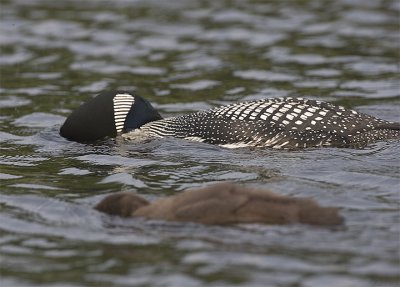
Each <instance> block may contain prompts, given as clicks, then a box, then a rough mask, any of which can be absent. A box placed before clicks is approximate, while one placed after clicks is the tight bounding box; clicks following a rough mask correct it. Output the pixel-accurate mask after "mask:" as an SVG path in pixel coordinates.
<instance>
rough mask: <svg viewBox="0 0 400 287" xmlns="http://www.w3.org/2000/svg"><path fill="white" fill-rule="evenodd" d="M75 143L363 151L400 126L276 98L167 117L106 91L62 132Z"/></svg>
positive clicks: (131, 97) (136, 99)
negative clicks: (171, 142)
mask: <svg viewBox="0 0 400 287" xmlns="http://www.w3.org/2000/svg"><path fill="white" fill-rule="evenodd" d="M60 134H61V135H62V136H63V137H65V138H67V139H69V140H73V141H77V142H90V141H95V140H99V139H103V138H105V137H115V136H117V135H118V134H122V136H123V137H124V138H127V139H135V138H137V137H142V136H152V137H176V138H183V139H188V140H193V141H199V142H205V143H211V144H217V145H221V146H225V147H231V148H234V147H242V146H258V147H273V148H305V147H319V146H333V147H363V146H365V145H367V144H368V143H371V142H375V141H379V140H384V139H391V138H400V123H397V122H389V121H385V120H381V119H378V118H375V117H373V116H369V115H366V114H363V113H358V112H356V111H354V110H350V109H346V108H344V107H342V106H337V105H334V104H331V103H326V102H321V101H316V100H309V99H303V98H291V97H287V98H273V99H263V100H256V101H250V102H242V103H236V104H230V105H227V106H222V107H217V108H213V109H211V110H208V111H201V112H196V113H192V114H188V115H183V116H177V117H170V118H165V119H163V118H162V117H161V116H160V115H159V113H158V112H157V111H156V110H155V109H154V108H153V107H152V106H151V104H150V103H149V102H148V101H146V100H145V99H143V98H142V97H140V96H137V95H135V94H134V93H129V92H122V91H114V92H103V93H101V94H100V95H98V96H97V97H95V98H93V99H91V100H89V101H88V102H86V103H84V104H83V105H82V106H80V107H79V108H78V109H77V110H75V111H74V112H73V113H72V114H71V115H70V116H69V117H68V118H67V119H66V121H65V123H64V124H63V126H62V127H61V129H60Z"/></svg>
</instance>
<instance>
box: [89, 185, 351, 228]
mask: <svg viewBox="0 0 400 287" xmlns="http://www.w3.org/2000/svg"><path fill="white" fill-rule="evenodd" d="M95 208H96V209H97V210H99V211H102V212H105V213H108V214H112V215H120V216H124V217H130V216H138V217H144V218H149V219H160V220H168V221H184V222H198V223H203V224H229V223H265V224H290V223H306V224H313V225H339V224H342V223H343V218H342V217H341V216H340V215H339V213H338V210H337V208H334V207H321V206H319V205H318V203H317V202H315V201H314V200H313V199H310V198H294V197H288V196H282V195H279V194H276V193H274V192H272V191H269V190H261V189H253V188H244V187H242V186H239V185H235V184H231V183H220V184H215V185H212V186H209V187H206V188H202V189H192V190H188V191H184V192H182V193H180V194H177V195H174V196H170V197H166V198H162V199H158V200H156V201H154V202H151V203H150V202H148V201H146V200H145V199H143V198H141V197H139V196H137V195H135V194H133V193H129V192H124V193H117V194H112V195H110V196H107V197H106V198H104V199H103V200H102V201H101V202H100V203H99V204H98V205H97V206H96V207H95Z"/></svg>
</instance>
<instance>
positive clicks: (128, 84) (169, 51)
mask: <svg viewBox="0 0 400 287" xmlns="http://www.w3.org/2000/svg"><path fill="white" fill-rule="evenodd" d="M0 3H1V4H0V13H1V22H0V44H1V55H0V65H1V77H0V122H1V129H0V143H1V154H0V168H1V171H0V179H1V182H0V189H1V194H0V255H1V261H0V268H1V269H0V271H1V279H0V285H1V286H2V287H3V286H5V287H6V286H7V287H8V286H18V287H19V286H173V287H175V286H178V287H180V286H187V287H190V286H260V287H261V286H304V287H319V286H330V287H346V286H348V287H350V286H357V287H358V286H360V287H364V286H398V283H399V280H400V274H399V272H400V271H399V268H400V259H399V252H400V226H399V221H400V213H399V190H400V180H399V168H400V162H399V154H400V148H399V142H398V141H390V142H382V143H377V144H374V145H371V146H369V147H368V148H366V149H363V150H354V149H309V150H305V151H276V150H269V149H237V150H229V149H223V148H220V147H216V146H211V145H207V144H200V143H191V142H186V141H181V140H173V139H162V140H154V141H151V142H147V143H144V144H142V145H140V146H138V145H133V144H129V143H127V142H123V141H121V140H120V139H117V140H107V141H105V142H102V143H99V144H96V145H82V144H77V143H72V142H68V141H66V140H64V139H62V138H60V137H59V135H58V128H59V126H60V124H61V123H62V122H63V120H64V119H65V117H66V116H67V115H68V114H69V113H70V112H71V111H72V110H73V109H74V108H76V107H78V106H79V105H80V104H81V103H82V102H83V101H85V100H86V99H88V98H90V97H92V96H94V95H95V94H96V93H98V92H100V91H102V90H106V89H116V88H118V89H126V90H136V91H137V92H138V93H139V94H140V95H142V96H143V97H146V98H148V99H149V100H150V101H151V102H152V103H153V104H154V105H155V106H156V107H157V109H159V110H160V112H161V114H162V115H164V116H171V115H177V114H184V113H187V112H191V111H197V110H201V109H207V108H210V107H213V106H216V105H220V104H227V103H232V102H236V101H243V100H250V99H260V98H266V97H277V96H287V95H288V96H289V95H290V96H303V97H309V98H316V99H320V100H327V101H332V102H336V103H339V104H342V105H345V106H347V107H352V108H355V109H357V110H359V111H361V112H365V113H368V114H372V115H375V116H378V117H381V118H384V119H388V120H396V121H400V101H399V99H400V91H399V90H400V85H399V77H398V73H399V66H398V63H399V48H400V47H399V40H400V39H399V12H400V3H399V1H384V0H382V1H373V0H335V1H333V0H332V1H328V0H324V1H317V0H315V1H312V0H310V1H288V0H287V1H161V0H159V1H127V0H121V1H50V0H48V1H45V0H12V1H11V0H10V1H0ZM225 180H229V181H238V182H241V183H245V184H248V185H253V186H259V187H267V188H270V189H272V190H275V191H277V192H280V193H282V194H287V195H293V196H303V197H304V196H307V197H313V198H315V199H317V200H318V201H319V202H320V203H321V204H323V205H333V206H337V207H339V208H340V211H341V213H342V214H343V216H344V217H345V218H346V227H345V228H341V229H334V230H331V229H318V228H313V227H309V226H303V225H294V226H263V225H256V224H254V225H236V226H235V225H233V226H228V227H221V226H209V227H207V226H202V225H196V224H176V223H164V222H149V221H144V220H141V219H134V220H126V219H120V218H112V217H108V216H105V215H102V214H99V213H97V212H96V211H94V210H93V209H92V207H93V205H94V204H95V203H97V202H98V201H99V200H100V199H101V198H102V197H103V196H104V195H106V194H109V193H111V192H117V191H121V190H134V191H135V192H137V193H139V194H141V195H143V196H145V197H146V198H149V199H155V198H159V197H163V196H166V195H171V194H175V193H177V192H180V191H182V190H184V189H186V188H190V187H200V186H204V185H206V184H210V183H213V182H218V181H225Z"/></svg>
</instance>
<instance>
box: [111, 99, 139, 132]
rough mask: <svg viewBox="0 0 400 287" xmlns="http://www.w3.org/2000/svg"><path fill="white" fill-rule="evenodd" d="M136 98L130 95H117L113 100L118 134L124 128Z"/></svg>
mask: <svg viewBox="0 0 400 287" xmlns="http://www.w3.org/2000/svg"><path fill="white" fill-rule="evenodd" d="M134 102H135V98H134V97H133V96H132V95H129V94H117V95H115V97H114V98H113V105H114V122H115V128H116V130H117V132H118V133H120V132H121V131H122V129H123V128H124V123H125V119H126V116H127V115H128V113H129V111H130V109H131V107H132V105H133V103H134Z"/></svg>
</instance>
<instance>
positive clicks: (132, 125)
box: [60, 91, 162, 142]
mask: <svg viewBox="0 0 400 287" xmlns="http://www.w3.org/2000/svg"><path fill="white" fill-rule="evenodd" d="M160 119H162V117H161V116H160V114H159V113H158V112H157V111H156V110H155V109H154V108H153V107H152V106H151V104H150V103H149V102H148V101H146V100H145V99H143V98H142V97H139V96H137V95H135V94H134V93H129V92H124V91H111V92H103V93H101V94H99V95H98V96H96V97H95V98H93V99H91V100H89V101H87V102H86V103H84V104H82V105H81V106H80V107H79V108H77V109H76V110H75V111H73V112H72V114H70V115H69V117H68V118H67V119H66V120H65V122H64V124H63V125H62V127H61V129H60V135H61V136H63V137H65V138H66V139H69V140H72V141H76V142H91V141H96V140H100V139H103V138H106V137H115V136H116V135H117V134H118V133H119V132H126V131H130V130H133V129H136V128H139V127H140V126H142V125H144V124H146V123H148V122H151V121H156V120H160Z"/></svg>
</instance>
